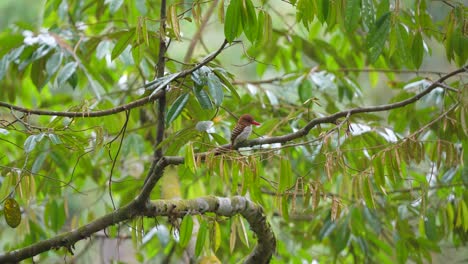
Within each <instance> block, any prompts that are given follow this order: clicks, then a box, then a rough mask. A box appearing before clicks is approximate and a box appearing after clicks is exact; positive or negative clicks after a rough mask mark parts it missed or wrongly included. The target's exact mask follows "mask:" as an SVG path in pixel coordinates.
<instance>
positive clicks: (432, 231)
mask: <svg viewBox="0 0 468 264" xmlns="http://www.w3.org/2000/svg"><path fill="white" fill-rule="evenodd" d="M424 231H425V232H426V236H427V238H428V239H429V240H432V241H437V240H438V236H437V225H436V219H435V215H434V213H429V214H428V215H426V217H425V219H424Z"/></svg>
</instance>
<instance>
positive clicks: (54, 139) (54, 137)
mask: <svg viewBox="0 0 468 264" xmlns="http://www.w3.org/2000/svg"><path fill="white" fill-rule="evenodd" d="M47 136H48V137H49V139H50V141H52V143H53V144H54V145H59V144H62V141H61V140H60V138H59V136H58V135H57V134H52V133H49V134H47Z"/></svg>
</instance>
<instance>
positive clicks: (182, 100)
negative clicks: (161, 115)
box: [166, 93, 190, 125]
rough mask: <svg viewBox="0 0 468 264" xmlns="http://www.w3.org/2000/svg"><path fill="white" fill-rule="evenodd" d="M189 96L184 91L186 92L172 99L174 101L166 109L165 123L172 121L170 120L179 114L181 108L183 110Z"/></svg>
mask: <svg viewBox="0 0 468 264" xmlns="http://www.w3.org/2000/svg"><path fill="white" fill-rule="evenodd" d="M189 96H190V94H188V93H186V94H183V95H181V96H179V97H178V98H177V99H176V100H175V101H174V103H173V104H172V105H171V107H170V108H169V110H168V111H167V115H166V125H169V124H170V123H172V121H174V120H175V119H176V118H177V117H178V116H179V115H180V113H181V112H182V110H184V107H185V105H186V104H187V102H188V99H189Z"/></svg>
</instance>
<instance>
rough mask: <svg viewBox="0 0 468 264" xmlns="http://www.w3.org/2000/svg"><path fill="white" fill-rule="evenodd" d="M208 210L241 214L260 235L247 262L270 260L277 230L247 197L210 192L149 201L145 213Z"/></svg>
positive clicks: (169, 214) (163, 214)
mask: <svg viewBox="0 0 468 264" xmlns="http://www.w3.org/2000/svg"><path fill="white" fill-rule="evenodd" d="M207 212H211V213H215V214H217V215H221V216H228V217H231V216H234V215H236V214H241V215H242V216H243V217H244V218H245V219H246V220H247V222H249V225H250V228H251V230H252V231H253V232H254V233H255V234H256V236H257V239H258V244H257V246H255V248H254V250H253V251H252V252H251V253H250V255H249V256H248V257H247V258H246V259H245V261H244V263H260V264H261V263H268V262H269V261H270V259H271V256H272V255H273V253H274V252H275V249H276V238H275V234H274V233H273V231H272V230H271V226H270V224H269V223H268V222H267V219H266V216H265V214H264V213H263V209H262V207H261V206H259V205H258V204H256V203H254V202H252V201H250V200H249V199H247V198H245V197H242V196H234V197H232V198H223V197H215V196H209V197H202V198H197V199H191V200H157V201H152V202H151V203H148V205H147V207H146V210H145V212H144V215H145V216H153V217H154V216H176V217H184V216H185V215H187V214H190V215H197V214H204V213H207Z"/></svg>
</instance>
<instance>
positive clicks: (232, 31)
mask: <svg viewBox="0 0 468 264" xmlns="http://www.w3.org/2000/svg"><path fill="white" fill-rule="evenodd" d="M241 8H242V0H232V1H231V2H230V3H229V5H228V7H227V10H226V20H225V22H224V36H225V37H226V40H227V41H228V42H229V43H231V42H233V41H234V39H235V38H237V37H238V36H239V35H240V33H241V32H242V22H241V19H242V18H241Z"/></svg>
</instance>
